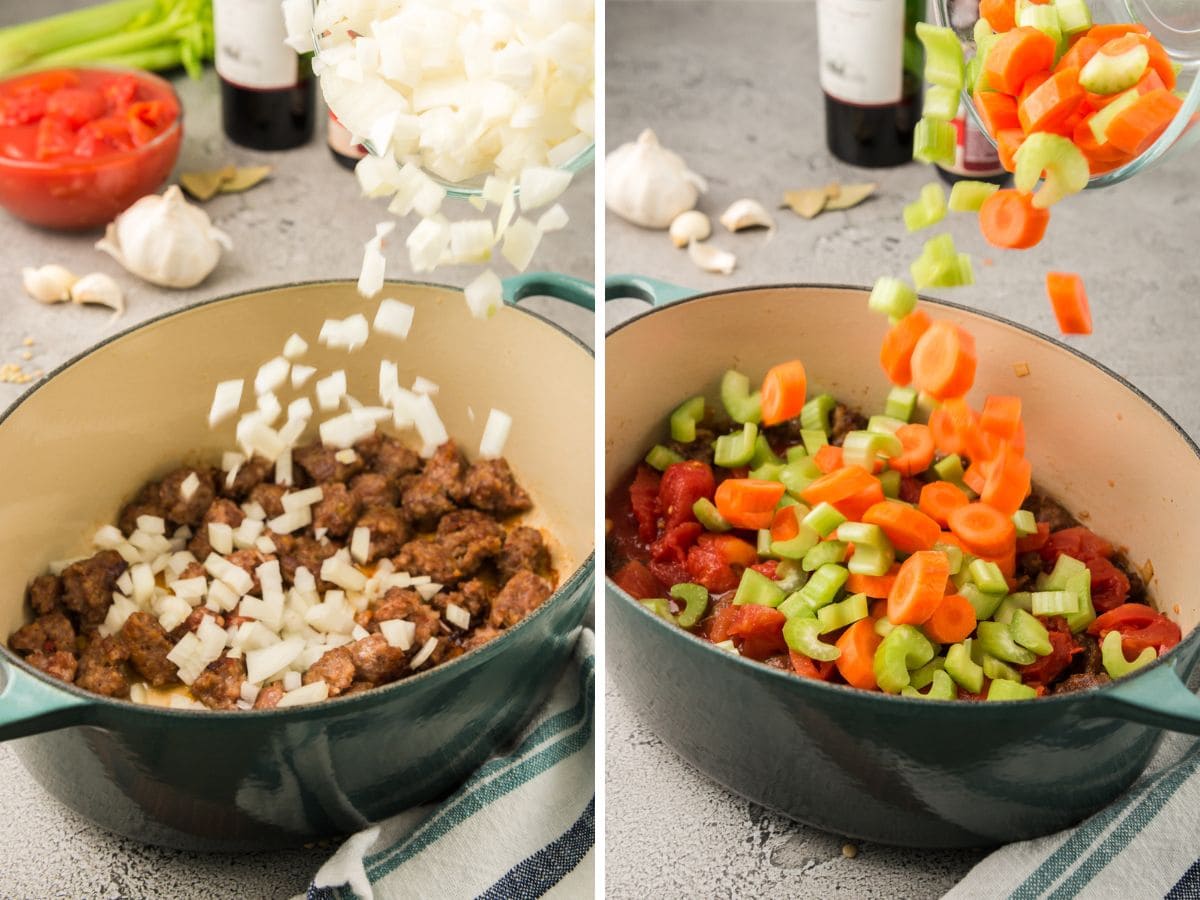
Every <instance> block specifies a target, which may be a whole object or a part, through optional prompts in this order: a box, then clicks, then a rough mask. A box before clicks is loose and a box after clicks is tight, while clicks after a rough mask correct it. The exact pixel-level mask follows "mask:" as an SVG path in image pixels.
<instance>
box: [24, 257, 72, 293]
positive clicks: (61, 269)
mask: <svg viewBox="0 0 1200 900" xmlns="http://www.w3.org/2000/svg"><path fill="white" fill-rule="evenodd" d="M78 280H79V278H78V276H76V275H75V273H74V272H72V271H71V270H70V269H68V268H66V267H65V266H59V265H55V264H54V263H50V264H49V265H45V266H39V267H38V268H36V269H32V268H24V269H22V270H21V284H22V285H23V286H24V288H25V293H27V294H29V296H30V297H32V298H33V299H34V300H36V301H38V303H62V302H64V301H66V300H70V299H71V285H73V284H75V282H76V281H78Z"/></svg>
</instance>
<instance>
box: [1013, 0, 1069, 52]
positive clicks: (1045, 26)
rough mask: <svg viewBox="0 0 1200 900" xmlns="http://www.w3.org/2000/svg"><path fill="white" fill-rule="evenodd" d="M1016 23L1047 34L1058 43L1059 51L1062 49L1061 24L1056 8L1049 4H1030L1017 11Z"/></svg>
mask: <svg viewBox="0 0 1200 900" xmlns="http://www.w3.org/2000/svg"><path fill="white" fill-rule="evenodd" d="M1017 25H1019V26H1021V27H1022V28H1036V29H1037V30H1038V31H1040V32H1042V34H1046V35H1049V36H1050V37H1051V38H1053V39H1054V43H1055V44H1056V45H1058V48H1059V51H1058V52H1059V53H1060V54H1061V53H1062V51H1063V49H1064V41H1063V30H1062V25H1061V24H1060V23H1059V21H1058V10H1057V9H1055V8H1054V7H1053V6H1050V5H1048V4H1047V5H1042V4H1036V3H1034V4H1031V5H1029V6H1026V7H1025V8H1024V9H1022V10H1020V11H1019V12H1018V13H1017Z"/></svg>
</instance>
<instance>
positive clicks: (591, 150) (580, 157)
mask: <svg viewBox="0 0 1200 900" xmlns="http://www.w3.org/2000/svg"><path fill="white" fill-rule="evenodd" d="M320 2H321V0H312V8H313V13H314V16H315V14H316V11H317V6H318V5H319V4H320ZM312 38H313V47H314V48H316V49H315V51H314V54H313V55H314V57H317V58H319V57H320V55H321V35H319V34H318V33H317V32H316V30H315V28H314V30H313V33H312ZM317 78H318V80H319V79H320V76H319V75H318V76H317ZM361 146H362V147H363V149H365V150H366V151H367V152H368V153H370V154H371V155H372V156H378V155H379V153H378V151H377V150H376V148H375V147H374V146H373V145H372V143H371V141H370V139H369V138H363V139H362V140H361ZM595 160H596V144H595V143H594V142H593V143H590V144H588V145H587V146H586V147H584V148H583V149H582V150H580V151H579V152H578V153H576V154H575V155H574V156H573V157H571V159H569V160H567V162H566V163H564V164H563V165H562V166H561V168H562V169H565V170H566V171H568V172H570V173H571V174H572V175H576V174H578V173H579V172H581V171H583V170H584V169H586V168H587V167H588V166H590V165H591V164H592V163H593V162H595ZM428 174H429V177H430V178H432V179H433V180H434V181H436V182H437V183H438V184H440V185H441V186H442V187H443V188H445V189H446V196H447V197H453V198H455V199H458V200H469V199H471V198H472V197H479V196H481V195H482V194H483V183H484V181H485V180H486V178H487V176H486V175H480V176H478V177H477V178H472V179H469V180H467V181H461V182H452V181H446V180H445V179H444V178H439V177H438V176H437V175H434V174H433V173H428ZM515 190H517V191H518V192H519V190H520V189H519V188H517V189H515Z"/></svg>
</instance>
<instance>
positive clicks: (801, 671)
mask: <svg viewBox="0 0 1200 900" xmlns="http://www.w3.org/2000/svg"><path fill="white" fill-rule="evenodd" d="M788 655H789V656H790V657H791V658H792V668H793V669H795V670H796V674H797V675H799V676H800V677H801V678H811V679H813V680H814V681H828V680H829V679H830V676H832V675H833V670H834V667H835V665H836V664H835V663H831V662H817V661H816V660H813V659H809V658H808V657H807V656H805V655H804V654H803V653H797V652H796V651H795V650H790V651H788Z"/></svg>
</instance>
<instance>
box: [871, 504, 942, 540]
mask: <svg viewBox="0 0 1200 900" xmlns="http://www.w3.org/2000/svg"><path fill="white" fill-rule="evenodd" d="M862 520H863V521H864V522H866V523H867V524H868V525H878V526H879V527H880V529H881V530H882V531H883V533H884V534H886V535H887V539H888V540H889V541H891V544H892V546H893V547H895V548H896V549H897V550H899V551H900V552H901V553H916V552H917V551H918V550H928V549H929V548H930V547H932V546H933V545H934V544H936V543H937V539H938V536H939V535H940V534H941V533H942V529H941V526H940V525H938V523H937V522H935V521H934V520H933V519H931V518H929V516H927V515H925V513H923V512H921V511H920V510H919V509H913V508H912V507H911V506H909V505H908V504H906V503H897V502H896V501H895V500H884V501H883V502H882V503H876V504H875V505H874V506H872V507H871V508H870V509H868V510H867V511H866V512H865V513H863V517H862Z"/></svg>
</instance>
